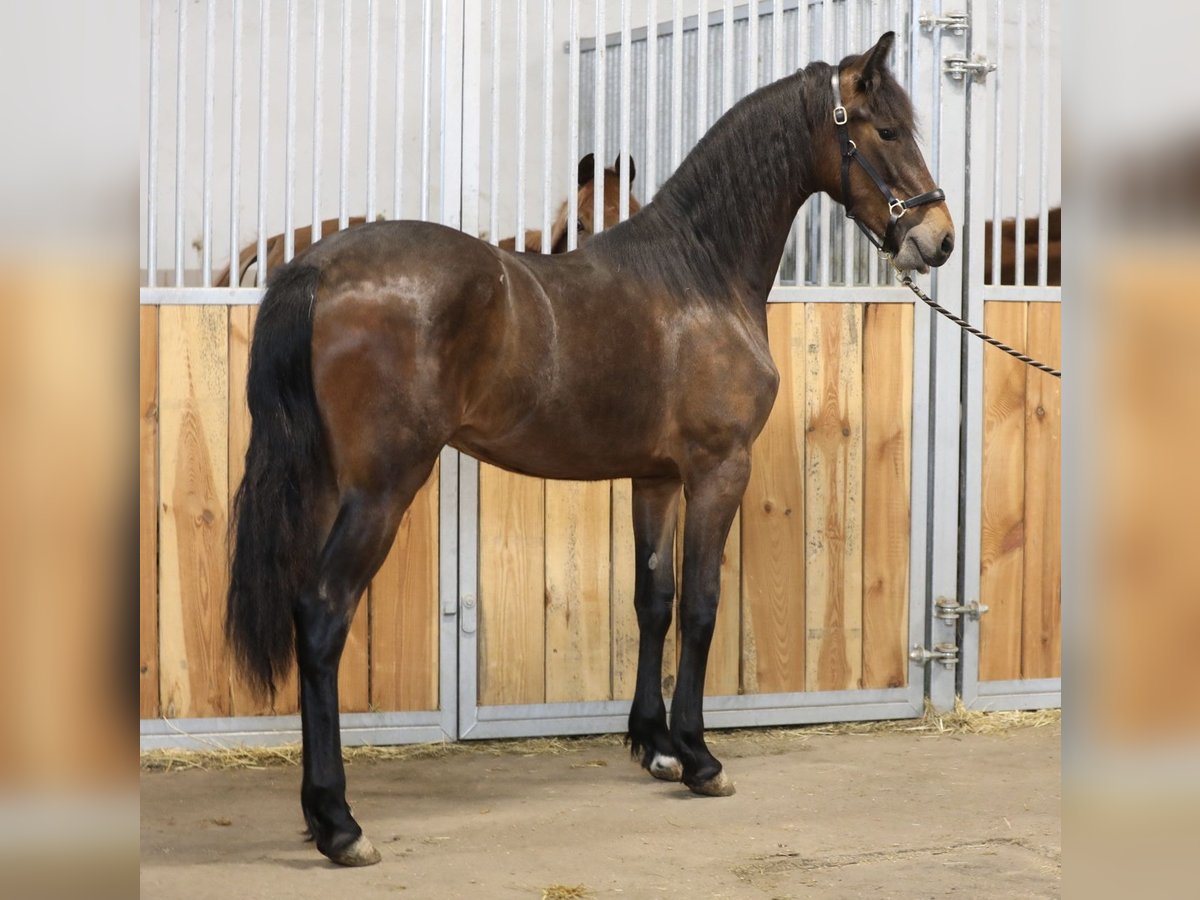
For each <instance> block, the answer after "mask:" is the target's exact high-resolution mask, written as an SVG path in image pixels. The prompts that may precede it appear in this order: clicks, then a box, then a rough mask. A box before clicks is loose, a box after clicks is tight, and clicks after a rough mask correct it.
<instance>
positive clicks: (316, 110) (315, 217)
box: [312, 3, 325, 244]
mask: <svg viewBox="0 0 1200 900" xmlns="http://www.w3.org/2000/svg"><path fill="white" fill-rule="evenodd" d="M313 16H314V21H313V148H312V241H313V243H314V244H315V243H316V242H317V241H319V240H320V239H321V143H322V141H323V139H324V137H325V135H324V124H325V123H324V121H323V118H322V117H323V115H324V110H323V109H322V106H323V104H324V96H323V93H324V92H323V90H322V85H321V68H322V67H321V61H322V59H323V58H324V56H325V4H324V3H318V4H316V6H315V8H314V9H313Z"/></svg>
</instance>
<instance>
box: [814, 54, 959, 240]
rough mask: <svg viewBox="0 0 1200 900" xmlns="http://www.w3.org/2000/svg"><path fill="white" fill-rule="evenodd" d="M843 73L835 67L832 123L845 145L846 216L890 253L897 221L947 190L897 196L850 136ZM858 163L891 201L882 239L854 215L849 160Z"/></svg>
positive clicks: (843, 171) (940, 197)
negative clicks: (907, 196) (843, 100)
mask: <svg viewBox="0 0 1200 900" xmlns="http://www.w3.org/2000/svg"><path fill="white" fill-rule="evenodd" d="M840 75H841V73H840V72H839V70H838V69H837V68H834V70H833V124H834V126H835V127H836V128H837V136H838V143H839V144H841V146H842V199H843V201H844V204H845V207H846V218H847V219H849V220H850V221H852V222H853V223H854V224H855V225H857V226H858V227H859V230H860V231H862V233H863V234H865V235H866V236H867V240H869V241H870V242H871V243H872V244H874V245H875V246H876V247H877V248H878V249H879V250H880V251H882V252H883V253H884V254H885V255H887V256H891V255H892V254H893V253H895V252H896V250H897V249H898V248H897V246H896V223H897V222H899V221H900V220H901V219H902V218H904V214H905V213H906V212H908V211H909V210H910V209H912V208H913V207H914V206H921V205H922V204H925V203H937V202H938V201H940V200H945V199H946V193H945V191H943V190H942V189H941V188H934V189H933V190H932V191H926V192H925V193H924V194H917V196H915V197H910V198H909V199H907V200H897V199H896V195H895V194H893V193H892V189H891V188H889V187H888V186H887V182H885V181H884V180H883V179H882V178H880V177H879V173H878V172H876V171H875V167H874V166H872V165H871V164H870V163H869V162H867V160H866V159H865V158H864V157H863V156H862V155H861V154H860V153H859V152H858V146H857V145H856V144H855V143H854V141H852V140H850V130H849V128H848V127H847V123H848V122H849V117H848V116H847V115H846V107H844V106H842V86H841V83H840ZM851 163H858V164H859V165H860V166H862V170H863V171H864V172H866V173H867V175H868V177H870V179H871V180H872V181H873V182H875V187H877V188H879V193H881V194H883V197H884V199H885V200H887V205H888V223H887V230H886V231H885V232H884V234H883V240H882V241H881V240H880V239H879V238H877V237H876V236H875V233H874V232H873V231H871V229H870V228H868V227H867V226H866V225H864V224H863V223H862V220H861V219H859V218H858V216H856V215H854V211H853V210H852V209H851V207H850V164H851Z"/></svg>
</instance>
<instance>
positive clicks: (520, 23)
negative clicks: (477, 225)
mask: <svg viewBox="0 0 1200 900" xmlns="http://www.w3.org/2000/svg"><path fill="white" fill-rule="evenodd" d="M527 19H528V10H527V9H526V7H525V0H517V244H516V250H517V252H518V253H520V252H522V251H523V250H524V249H525V175H526V169H525V163H526V160H525V155H526V149H525V148H526V139H527V137H528V130H529V123H528V122H527V121H526V118H527V113H528V106H529V85H528V80H529V79H528V76H527V74H526V71H525V61H526V59H527V58H528V56H529V23H528V21H527ZM493 140H495V137H493ZM597 230H599V229H597Z"/></svg>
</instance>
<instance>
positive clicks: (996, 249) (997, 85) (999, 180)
mask: <svg viewBox="0 0 1200 900" xmlns="http://www.w3.org/2000/svg"><path fill="white" fill-rule="evenodd" d="M992 41H993V42H994V45H995V48H996V51H995V55H994V56H993V57H992V58H993V59H995V60H996V71H995V72H993V73H992V76H993V77H992V281H991V283H992V284H1001V283H1002V281H1003V279H1002V278H1001V275H1000V262H1001V255H1000V244H1001V236H1002V235H1003V232H1004V219H1003V218H1001V216H1002V215H1003V213H1004V208H1003V206H1002V205H1001V200H1002V198H1003V196H1004V178H1003V172H1004V167H1003V162H1004V94H1003V91H1002V87H1003V83H1004V71H1005V70H1004V20H1003V19H1002V18H1001V16H1000V4H999V3H997V4H995V5H994V6H993V7H992Z"/></svg>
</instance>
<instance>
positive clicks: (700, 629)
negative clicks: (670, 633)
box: [679, 588, 720, 641]
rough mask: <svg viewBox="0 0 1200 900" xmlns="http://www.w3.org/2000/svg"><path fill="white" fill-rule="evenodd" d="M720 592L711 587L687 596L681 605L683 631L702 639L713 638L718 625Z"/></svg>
mask: <svg viewBox="0 0 1200 900" xmlns="http://www.w3.org/2000/svg"><path fill="white" fill-rule="evenodd" d="M719 600H720V592H719V590H718V589H717V588H711V589H708V590H704V591H701V592H699V593H698V594H697V595H696V596H693V597H686V598H685V599H684V602H683V603H682V604H681V606H680V610H679V624H680V627H681V628H682V629H683V633H684V634H685V635H688V636H689V637H695V638H698V639H699V640H702V641H707V640H710V639H711V638H712V634H713V631H715V630H716V627H717V603H718V601H719Z"/></svg>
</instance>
